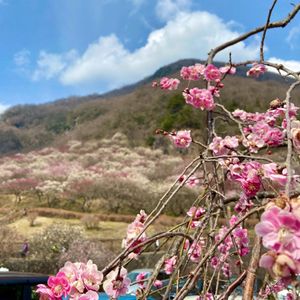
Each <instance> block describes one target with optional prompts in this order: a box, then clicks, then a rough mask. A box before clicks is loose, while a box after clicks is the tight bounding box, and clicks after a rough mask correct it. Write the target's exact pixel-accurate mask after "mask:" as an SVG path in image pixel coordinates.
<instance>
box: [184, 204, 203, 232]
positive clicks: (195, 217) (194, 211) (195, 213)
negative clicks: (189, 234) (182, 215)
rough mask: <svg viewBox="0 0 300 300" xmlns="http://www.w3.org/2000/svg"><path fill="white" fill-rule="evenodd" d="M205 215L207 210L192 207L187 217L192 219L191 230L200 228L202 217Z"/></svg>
mask: <svg viewBox="0 0 300 300" xmlns="http://www.w3.org/2000/svg"><path fill="white" fill-rule="evenodd" d="M204 213H205V209H204V208H203V207H196V206H192V207H191V208H190V209H189V210H188V212H187V215H188V216H189V217H191V218H192V219H191V225H190V226H191V228H196V227H200V226H201V224H202V222H201V221H200V220H201V217H202V216H203V215H204Z"/></svg>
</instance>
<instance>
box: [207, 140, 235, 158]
mask: <svg viewBox="0 0 300 300" xmlns="http://www.w3.org/2000/svg"><path fill="white" fill-rule="evenodd" d="M238 146H239V140H238V139H237V138H236V137H235V136H232V137H231V136H226V137H225V138H224V139H222V138H221V137H219V136H217V137H214V139H213V141H212V143H210V144H209V146H208V148H209V149H210V150H211V151H212V152H213V153H214V155H217V156H220V155H227V154H229V153H230V152H231V151H232V150H234V149H236V148H237V147H238Z"/></svg>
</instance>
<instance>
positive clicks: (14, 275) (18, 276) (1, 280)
mask: <svg viewBox="0 0 300 300" xmlns="http://www.w3.org/2000/svg"><path fill="white" fill-rule="evenodd" d="M48 278H49V275H45V274H39V273H27V272H10V271H8V272H7V271H5V272H0V285H5V284H30V285H33V284H38V283H46V282H47V280H48Z"/></svg>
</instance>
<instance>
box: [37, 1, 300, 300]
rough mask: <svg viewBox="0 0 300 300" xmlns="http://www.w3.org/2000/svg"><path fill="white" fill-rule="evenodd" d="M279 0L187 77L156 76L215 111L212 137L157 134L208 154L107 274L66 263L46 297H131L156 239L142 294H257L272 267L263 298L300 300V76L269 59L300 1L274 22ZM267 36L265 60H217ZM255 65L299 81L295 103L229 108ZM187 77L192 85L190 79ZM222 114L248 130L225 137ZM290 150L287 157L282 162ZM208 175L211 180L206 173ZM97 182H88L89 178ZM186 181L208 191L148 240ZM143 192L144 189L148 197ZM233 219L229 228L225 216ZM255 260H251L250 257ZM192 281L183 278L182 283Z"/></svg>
mask: <svg viewBox="0 0 300 300" xmlns="http://www.w3.org/2000/svg"><path fill="white" fill-rule="evenodd" d="M276 2H277V1H276V0H275V1H274V2H273V5H272V7H271V8H270V11H269V13H268V16H267V21H266V23H265V24H264V25H263V26H261V27H258V28H256V29H254V30H252V31H250V32H248V33H245V34H243V35H241V36H239V37H237V38H235V39H233V40H231V41H228V42H227V43H224V44H222V45H220V46H218V47H216V48H214V49H212V50H211V52H210V53H209V54H208V59H207V62H206V64H196V65H193V66H186V67H183V68H182V69H181V72H180V76H181V80H179V79H175V78H167V77H164V78H162V79H161V80H160V82H154V83H153V84H152V86H153V87H154V88H161V89H164V90H175V89H179V88H180V87H181V86H182V85H184V82H186V83H187V84H186V85H185V86H184V87H183V88H182V95H183V101H185V102H186V104H187V105H191V106H192V107H193V108H194V109H196V110H199V109H200V110H205V111H207V142H206V143H203V142H200V141H196V140H195V139H194V138H193V133H192V132H191V131H190V130H188V129H186V128H183V129H182V130H179V131H177V132H166V131H163V130H157V133H158V134H163V135H164V136H165V137H166V138H167V139H169V140H170V142H171V143H173V144H174V146H175V147H178V148H188V147H199V153H200V154H199V155H198V156H197V157H195V159H194V160H192V161H191V162H190V163H189V164H188V165H187V166H186V168H185V169H184V170H183V171H182V173H181V174H178V177H177V179H176V180H175V182H174V183H173V185H172V186H171V187H170V188H169V189H168V190H167V191H166V192H165V194H164V195H163V196H162V198H161V199H160V200H159V201H158V202H157V205H156V207H155V208H154V209H153V211H151V212H148V213H146V212H145V211H143V210H141V211H140V213H139V214H138V215H137V216H136V218H135V220H134V221H133V222H132V223H131V224H130V225H129V226H128V230H127V236H126V237H125V238H124V242H123V246H124V249H123V251H122V252H121V253H120V254H119V255H118V256H117V257H116V258H115V259H113V260H112V261H111V262H110V263H109V264H108V265H107V266H106V267H105V268H104V269H103V270H101V271H99V270H98V269H97V266H96V265H94V264H93V263H92V262H91V261H89V262H88V263H87V264H83V263H78V262H77V263H71V262H66V264H65V266H64V267H63V268H61V269H60V271H59V272H58V274H57V275H55V276H51V277H50V278H49V281H48V285H39V286H38V289H37V292H38V293H39V294H40V295H41V297H42V299H62V297H63V296H68V297H69V299H81V300H82V299H98V296H97V291H99V289H100V286H102V289H103V290H104V291H105V293H106V294H107V295H108V296H109V297H110V298H111V299H116V298H118V296H120V295H123V294H125V293H126V291H127V289H128V286H129V284H130V280H129V279H128V277H127V270H126V265H127V264H128V262H129V261H130V260H132V259H137V260H138V259H139V256H140V255H141V253H142V252H143V251H145V249H147V247H148V246H149V245H151V244H153V243H156V241H160V244H165V241H171V243H168V245H169V246H168V247H169V249H168V251H164V254H163V255H162V257H161V259H160V260H159V261H158V262H157V264H156V266H155V268H154V272H153V274H152V275H151V277H149V278H146V279H145V278H144V277H143V276H142V275H140V277H139V278H138V279H137V280H140V281H141V280H143V282H142V283H141V282H139V286H140V289H139V290H138V292H137V298H138V299H146V297H147V296H148V295H153V296H157V297H158V298H159V299H168V297H169V294H170V292H171V291H175V298H174V299H176V300H179V299H184V298H185V296H187V295H188V294H189V292H190V291H191V290H194V287H195V286H197V283H198V281H199V280H201V281H202V282H203V285H202V289H201V290H198V292H197V293H198V298H197V299H198V300H200V299H201V300H203V299H206V300H208V299H218V300H220V299H228V297H229V296H230V295H231V294H232V293H233V292H234V290H235V289H236V288H237V287H238V286H242V290H243V299H253V298H254V286H255V279H256V274H257V272H258V270H259V269H263V270H264V271H265V273H266V276H265V277H264V279H263V280H262V281H263V282H262V284H261V285H260V286H259V287H260V290H259V292H257V293H256V297H258V298H259V299H268V297H272V295H273V296H276V294H277V293H278V292H279V291H280V290H283V289H287V290H288V292H287V296H286V297H287V298H286V299H298V298H299V297H300V294H299V280H298V278H297V275H299V274H300V198H299V197H298V196H299V192H298V191H297V187H298V185H299V184H298V183H299V175H297V174H296V173H295V171H294V170H293V168H292V166H295V165H296V164H297V159H299V153H300V121H298V120H297V115H298V109H299V108H298V107H297V106H296V105H294V104H293V103H292V91H293V89H294V88H296V87H297V86H298V85H299V83H300V72H297V71H299V70H297V71H293V70H290V69H288V68H286V67H285V66H283V65H279V64H274V63H271V62H268V61H265V60H264V41H265V37H266V34H267V32H268V31H269V30H270V29H272V28H277V27H285V26H286V25H287V24H288V23H289V22H290V21H292V19H293V18H294V16H295V15H296V14H297V13H298V12H299V10H300V4H297V5H294V6H293V9H292V11H291V12H290V14H289V15H288V16H287V18H285V19H284V20H281V21H276V22H271V21H270V18H271V14H272V11H273V9H274V7H275V6H276ZM258 33H262V38H261V45H260V58H259V59H255V60H253V61H247V62H233V59H234V57H231V56H230V57H229V62H228V64H225V65H224V66H223V67H221V68H218V67H216V66H215V65H214V64H213V59H214V57H215V55H216V54H217V53H219V52H220V51H222V50H224V49H226V48H228V47H230V46H232V45H235V44H237V43H239V42H242V41H244V40H246V39H247V38H249V37H251V36H253V35H255V34H258ZM245 65H250V66H251V67H250V69H249V71H248V72H247V76H249V77H259V76H264V73H265V72H266V71H267V68H273V69H275V70H277V71H278V72H279V74H281V75H282V76H289V77H290V81H289V82H290V83H291V85H290V87H289V88H288V90H287V92H286V97H285V99H275V100H274V99H270V106H269V108H268V109H267V110H266V111H264V112H256V113H250V112H246V111H244V110H242V109H236V110H235V111H230V110H228V109H227V108H226V107H224V106H223V105H222V89H223V88H226V84H225V83H224V79H225V78H226V77H227V76H234V74H235V71H236V68H238V67H239V66H245ZM181 81H183V82H181ZM191 81H194V82H195V83H198V82H199V83H200V82H201V83H202V84H203V83H204V84H205V87H202V86H201V88H198V87H193V88H189V85H190V82H191ZM218 114H221V115H222V116H226V118H227V119H228V120H229V121H230V122H231V123H232V124H234V125H235V126H236V128H237V131H238V134H236V135H232V136H221V135H220V133H218V131H217V126H216V124H217V122H218V120H219V119H218V118H217V117H216V116H217V115H218ZM282 154H284V155H285V157H286V159H285V162H283V161H282V159H281V160H280V158H279V159H278V157H280V155H282ZM199 172H201V178H199V176H198V175H197V174H198V173H199ZM87 180H88V179H87ZM186 184H189V186H191V187H193V186H195V185H202V187H203V189H202V190H201V193H200V194H199V195H198V197H197V198H196V199H194V204H193V205H192V207H189V208H187V213H186V216H185V217H184V219H183V220H182V222H181V223H179V224H177V225H174V226H173V227H172V228H170V229H169V230H166V231H164V232H161V233H157V234H155V235H154V236H148V233H147V229H148V228H149V226H150V225H151V224H152V223H153V222H154V221H155V220H156V219H157V218H158V217H159V216H160V214H161V213H162V212H163V211H164V209H165V208H166V206H167V205H168V203H170V202H171V201H172V200H173V198H174V196H175V195H176V194H177V192H178V191H179V190H180V189H181V188H182V187H183V186H184V185H186ZM228 186H236V187H237V190H238V193H239V195H238V196H229V194H230V192H231V191H230V190H229V189H228ZM141 197H142V195H141ZM231 204H233V206H234V210H235V213H234V214H233V215H229V213H228V210H227V209H226V206H230V205H231ZM253 215H254V216H259V217H260V221H258V222H257V225H256V226H255V238H253V237H252V236H253V234H252V233H254V232H252V230H251V229H249V228H247V224H248V223H247V220H248V219H249V218H250V217H251V216H253ZM222 219H223V220H224V219H225V223H224V222H223V225H222V226H221V227H220V223H221V220H222ZM245 258H247V259H245ZM160 270H164V272H165V273H166V274H168V275H169V280H168V281H167V282H165V283H162V282H160V281H158V279H157V275H158V274H159V272H160ZM179 283H182V284H179Z"/></svg>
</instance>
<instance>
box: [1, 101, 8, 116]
mask: <svg viewBox="0 0 300 300" xmlns="http://www.w3.org/2000/svg"><path fill="white" fill-rule="evenodd" d="M8 108H9V105H6V104H1V103H0V115H1V114H3V113H4V112H5V111H6V110H7V109H8Z"/></svg>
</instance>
